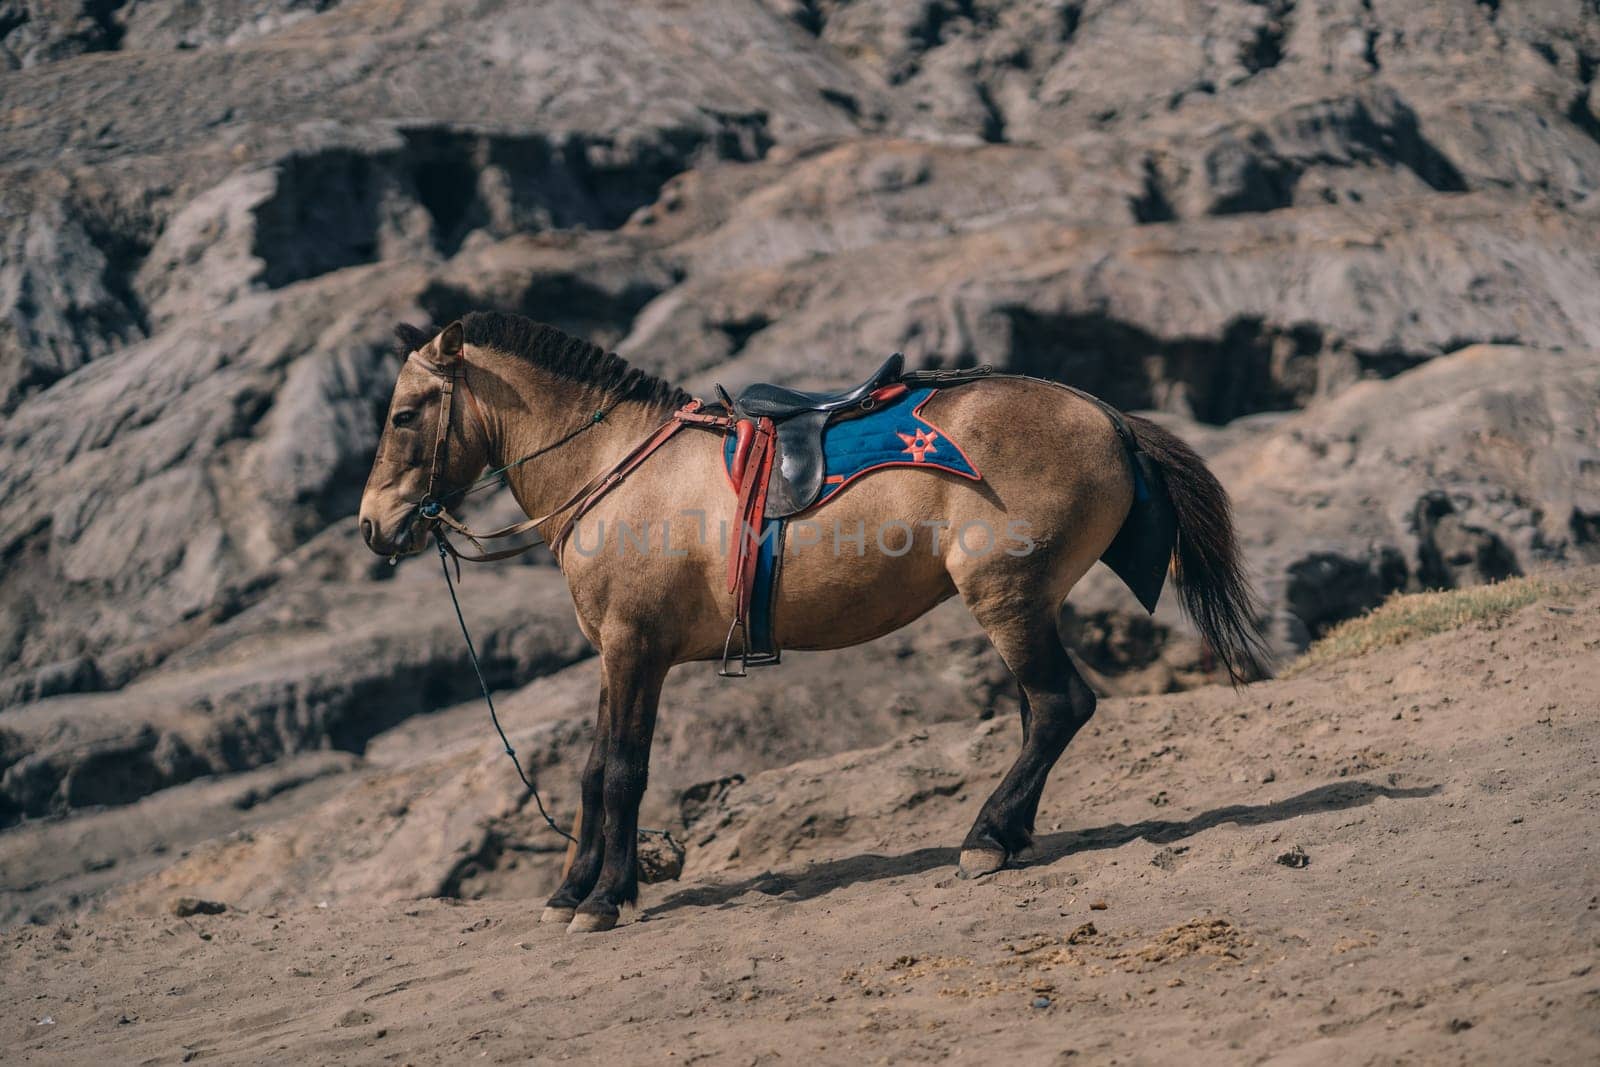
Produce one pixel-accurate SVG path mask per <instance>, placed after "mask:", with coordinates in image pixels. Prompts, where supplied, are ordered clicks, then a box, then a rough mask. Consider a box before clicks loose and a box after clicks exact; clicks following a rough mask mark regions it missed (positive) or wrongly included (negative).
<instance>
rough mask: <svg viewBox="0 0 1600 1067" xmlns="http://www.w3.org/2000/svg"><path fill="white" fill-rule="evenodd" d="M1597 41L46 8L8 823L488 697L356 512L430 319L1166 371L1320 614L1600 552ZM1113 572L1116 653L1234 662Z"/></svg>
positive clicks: (1277, 573) (5, 337)
mask: <svg viewBox="0 0 1600 1067" xmlns="http://www.w3.org/2000/svg"><path fill="white" fill-rule="evenodd" d="M1597 67H1600V11H1597V10H1596V8H1595V6H1594V5H1593V4H1592V3H1590V2H1587V0H1564V2H1554V0H1552V2H1545V3H1528V4H1514V5H1512V4H1507V5H1500V4H1498V3H1483V2H1472V0H1447V2H1441V3H1432V4H1426V5H1418V4H1406V3H1400V2H1396V0H1225V2H1222V3H1217V4H1206V5H1197V4H1190V3H1184V2H1179V0H1122V2H1115V0H1082V2H1074V0H1051V2H1028V0H1025V2H1020V3H990V2H985V0H976V2H973V0H968V2H959V3H958V2H954V0H948V2H947V0H924V2H917V3H900V2H890V0H878V2H855V3H852V2H838V3H834V2H827V0H816V2H805V0H787V2H780V0H771V2H767V3H761V2H756V0H717V2H711V3H706V4H698V5H693V6H684V5H680V4H676V3H668V2H650V3H631V2H630V3H623V2H600V3H584V4H578V3H570V4H568V3H552V4H537V5H530V4H519V3H511V2H494V0H489V2H480V3H475V4H466V3H463V2H461V0H422V2H415V3H398V2H394V0H228V2H220V3H208V4H195V3H189V2H185V0H125V2H117V0H109V2H108V0H5V2H3V3H0V123H3V127H0V128H3V129H4V136H3V137H0V412H3V415H0V420H3V421H0V557H3V558H4V560H5V566H4V572H3V576H0V775H3V777H0V820H6V821H10V820H14V819H16V818H18V817H22V816H33V815H41V814H45V813H49V812H59V811H63V810H68V809H71V808H77V807H82V806H86V805H97V804H108V803H124V802H129V801H132V800H135V799H137V798H138V797H140V796H144V795H147V794H149V793H151V792H152V791H155V790H158V789H162V788H165V787H168V786H171V785H175V784H178V783H181V782H183V781H187V780H190V779H193V778H195V777H198V776H202V775H209V774H216V773H223V772H238V771H245V770H248V769H250V768H252V767H256V766H259V765H261V764H263V763H265V762H269V761H272V760H276V759H280V758H282V757H285V756H288V755H291V754H293V753H296V752H302V751H305V750H308V749H321V748H333V749H340V750H345V751H349V752H354V753H360V752H362V751H364V749H365V748H366V747H367V745H368V744H369V742H371V741H372V739H373V738H375V737H378V736H379V735H380V734H381V733H382V732H383V731H386V730H389V729H390V728H392V727H394V726H395V725H396V724H397V723H399V722H401V721H402V720H404V719H406V718H407V717H408V716H411V715H414V714H416V713H417V712H426V711H430V710H433V709H435V708H437V707H440V706H443V705H445V704H448V703H451V702H453V701H456V700H459V699H461V698H463V697H464V696H466V695H468V691H467V690H465V689H463V688H462V683H463V682H464V681H465V679H463V678H462V677H461V672H460V668H461V666H462V663H463V661H462V659H461V653H460V651H459V649H458V648H457V646H456V644H455V639H454V637H453V635H452V633H451V631H450V628H449V627H450V619H449V618H448V617H447V616H446V615H444V614H442V612H444V610H445V609H444V606H443V605H442V604H438V605H435V604H434V602H433V599H434V598H435V597H437V596H438V595H440V593H439V591H438V590H437V589H436V588H435V586H434V585H433V582H434V581H436V579H435V578H434V576H432V575H431V574H429V573H428V572H427V570H426V568H427V567H428V566H429V565H430V564H429V561H427V560H423V561H422V562H421V563H420V564H406V565H403V566H401V567H400V568H398V572H395V571H391V570H390V569H389V568H386V567H383V566H381V565H379V564H378V563H377V561H375V560H372V559H371V558H370V557H368V556H367V555H366V554H365V550H364V549H362V548H361V547H360V546H359V544H358V542H357V539H356V537H355V536H354V533H353V523H352V522H351V516H352V514H353V512H354V508H355V502H356V499H357V496H358V494H359V491H360V485H361V482H362V478H363V475H364V472H365V470H366V467H367V464H368V461H369V459H370V453H371V450H372V447H373V444H374V442H375V439H376V430H377V422H378V417H379V413H380V412H381V411H382V410H383V408H384V406H385V404H386V399H387V393H388V389H389V386H390V383H391V381H392V377H393V374H394V372H395V369H396V364H395V362H394V359H393V356H392V355H391V354H390V351H389V344H388V340H387V338H388V333H389V329H390V327H391V325H392V323H393V322H394V321H395V320H397V319H401V318H405V319H410V320H413V321H429V320H431V321H434V322H441V321H445V320H447V319H449V318H450V317H452V316H454V315H456V314H458V313H460V312H462V311H464V310H467V309H469V308H477V307H498V308H504V309H508V310H514V311H518V312H521V313H524V314H528V315H531V316H534V317H537V318H540V319H543V320H546V321H550V322H552V323H555V324H556V325H558V326H560V327H562V328H564V329H568V330H571V331H574V332H578V333H582V334H584V335H586V336H589V337H591V338H594V339H595V340H597V341H600V342H603V343H605V344H607V345H611V346H614V347H616V348H617V350H618V351H620V352H622V353H623V354H624V355H626V356H628V357H629V358H630V359H633V360H635V361H637V362H639V363H640V364H641V365H643V366H646V367H648V368H649V369H651V370H653V371H657V372H660V373H663V374H666V375H669V376H671V377H673V378H675V379H678V380H680V381H682V382H683V383H684V384H686V385H688V386H689V387H691V388H697V389H704V388H707V387H709V385H710V384H711V383H712V382H714V381H721V382H725V383H727V384H729V385H735V384H738V383H740V382H744V381H749V380H753V379H756V378H772V379H777V380H784V381H791V382H794V383H796V384H822V383H826V382H834V381H838V380H840V379H841V378H844V377H847V376H849V375H851V374H855V373H858V372H860V371H862V370H863V369H865V368H866V367H868V365H869V364H871V365H875V363H876V361H877V360H878V359H880V358H881V357H882V356H883V355H884V354H885V353H887V352H889V351H892V350H896V349H899V350H903V351H905V352H906V353H907V354H908V356H909V358H910V360H911V362H912V363H913V364H915V365H919V366H955V365H965V364H972V363H978V362H993V363H995V364H996V365H998V366H1001V367H1004V368H1008V369H1013V370H1018V371H1024V372H1027V373H1032V374H1040V375H1046V376H1050V377H1055V378H1059V379H1062V380H1065V381H1069V382H1072V383H1074V384H1077V385H1080V386H1083V387H1085V388H1088V389H1090V390H1092V391H1095V392H1097V393H1099V394H1101V395H1103V396H1104V397H1106V398H1107V399H1108V400H1110V401H1112V402H1113V403H1116V404H1118V405H1121V406H1123V407H1126V408H1139V409H1155V410H1157V411H1159V412H1162V413H1164V414H1163V416H1162V417H1163V418H1166V419H1168V420H1169V421H1170V423H1171V424H1172V425H1174V426H1175V427H1176V428H1177V429H1179V430H1180V431H1181V432H1183V433H1185V434H1186V435H1187V436H1189V437H1190V438H1191V439H1192V440H1194V441H1195V442H1196V443H1197V444H1199V445H1200V446H1202V447H1203V448H1204V449H1205V450H1206V451H1207V453H1208V454H1209V455H1211V456H1212V457H1213V458H1214V459H1215V460H1216V462H1217V464H1218V468H1219V470H1220V471H1221V472H1222V473H1223V475H1224V478H1225V481H1227V483H1228V484H1229V485H1230V487H1231V488H1232V489H1233V491H1234V493H1235V495H1236V497H1237V499H1238V503H1239V508H1240V513H1241V520H1242V522H1243V524H1244V530H1245V534H1246V538H1247V541H1248V544H1249V553H1250V557H1251V560H1252V563H1253V565H1254V566H1255V568H1256V570H1257V572H1258V574H1259V577H1260V579H1261V582H1262V585H1263V588H1264V590H1265V591H1266V592H1267V594H1268V598H1269V609H1270V620H1269V621H1270V623H1271V626H1272V632H1273V635H1274V640H1275V641H1276V642H1277V643H1278V645H1279V647H1280V648H1281V649H1283V650H1285V651H1292V650H1293V649H1295V648H1297V647H1303V645H1304V643H1305V642H1306V641H1307V640H1308V639H1309V638H1310V637H1311V636H1313V635H1315V634H1316V633H1318V632H1320V631H1321V630H1322V629H1323V628H1325V627H1326V626H1327V625H1329V624H1331V623H1332V622H1335V621H1338V620H1339V619H1341V618H1345V617H1348V616H1349V615H1351V614H1354V613H1357V612H1359V611H1361V610H1363V609H1364V608H1366V607H1368V606H1370V605H1371V604H1373V603H1375V602H1376V601H1377V600H1378V599H1381V598H1382V597H1383V596H1384V595H1386V594H1387V593H1388V592H1390V591H1391V590H1394V589H1398V588H1415V587H1419V586H1426V585H1451V584H1464V583H1471V582H1477V581H1482V580H1487V579H1492V578H1494V577H1498V576H1502V575H1505V574H1509V573H1517V572H1519V571H1524V570H1528V569H1530V568H1534V567H1538V566H1543V565H1548V564H1555V563H1561V562H1570V561H1578V560H1593V559H1596V558H1597V557H1600V416H1597V414H1596V404H1595V403H1594V399H1595V396H1596V390H1597V385H1600V355H1597V354H1596V350H1597V349H1600V300H1596V298H1595V294H1596V293H1597V292H1600V195H1597V193H1596V190H1597V189H1600V83H1597V81H1596V77H1595V74H1596V69H1597ZM497 506H498V507H501V508H504V507H505V505H504V503H502V504H500V505H497ZM1087 585H1088V586H1089V588H1087V589H1086V590H1085V596H1084V598H1083V600H1082V601H1081V603H1080V606H1079V607H1078V608H1076V609H1075V613H1074V617H1073V619H1072V620H1071V621H1072V625H1073V627H1074V628H1075V631H1076V632H1077V633H1078V634H1079V636H1080V637H1081V639H1082V640H1081V642H1080V644H1081V646H1082V649H1083V652H1084V655H1085V657H1086V659H1087V661H1088V662H1089V664H1090V665H1091V666H1092V667H1094V668H1095V669H1096V670H1097V672H1098V673H1099V674H1100V675H1101V676H1102V677H1103V678H1104V679H1105V684H1107V685H1108V686H1111V687H1115V686H1117V685H1123V686H1132V687H1143V688H1155V689H1161V688H1170V687H1174V686H1179V685H1183V684H1186V683H1187V682H1189V681H1192V680H1195V679H1197V678H1201V677H1204V675H1205V666H1206V665H1205V662H1204V658H1203V655H1202V654H1201V653H1200V651H1199V650H1198V649H1196V648H1194V647H1193V646H1192V645H1191V644H1189V643H1188V639H1187V638H1186V637H1185V636H1184V634H1185V631H1184V630H1183V628H1182V624H1181V622H1179V621H1178V620H1177V619H1176V618H1175V617H1173V616H1171V615H1170V613H1169V612H1167V611H1166V610H1163V612H1161V613H1158V615H1157V617H1156V618H1155V619H1154V620H1148V619H1143V618H1140V617H1139V616H1138V615H1137V614H1136V613H1133V612H1131V611H1130V610H1129V609H1130V602H1129V601H1127V600H1125V599H1120V598H1119V596H1120V595H1119V594H1118V593H1117V592H1116V591H1115V590H1114V589H1112V588H1111V587H1110V585H1109V583H1107V582H1104V581H1102V580H1100V579H1096V580H1094V581H1091V582H1089V583H1087ZM469 596H470V597H471V598H472V602H473V610H474V613H475V615H476V617H477V621H478V622H479V624H480V625H481V626H482V627H483V628H484V630H485V640H486V641H487V642H488V644H489V648H490V650H491V655H490V660H491V664H490V666H491V671H492V673H493V676H494V680H495V682H496V684H499V685H512V684H521V683H525V682H527V681H529V680H531V679H533V678H535V677H538V676H540V675H543V674H547V673H549V672H551V671H553V670H556V669H557V668H560V667H564V666H566V665H568V664H571V663H573V662H575V661H576V660H578V659H580V658H582V657H583V656H584V655H585V654H586V648H585V646H584V645H583V644H582V642H581V639H579V638H578V637H577V636H576V633H575V630H574V629H573V628H572V627H571V625H570V620H569V618H568V613H569V611H570V609H569V607H568V606H567V601H566V598H565V594H564V592H563V590H562V588H561V585H560V582H559V578H558V576H557V575H555V574H554V572H553V571H551V570H549V569H548V568H546V567H541V566H538V565H537V564H535V565H533V566H531V567H528V568H526V569H525V570H523V571H519V572H517V579H516V581H515V582H506V583H494V582H480V583H476V584H472V583H470V580H469ZM435 608H437V611H435V610H434V609H435ZM419 618H427V619H429V620H430V621H429V622H428V623H427V624H426V625H424V626H422V627H421V628H420V629H419V628H418V627H417V626H416V625H415V624H413V625H409V626H406V627H398V626H396V625H395V620H398V619H406V620H415V619H419ZM930 632H932V631H930ZM938 647H940V646H939V645H938V644H937V643H936V642H935V643H934V644H931V645H929V646H928V648H927V650H930V651H931V650H936V649H937V648H938ZM915 650H916V649H915V647H913V651H915ZM864 662H876V661H871V660H869V661H864ZM1119 679H1120V680H1119ZM845 699H847V700H852V699H857V698H854V697H849V696H848V695H847V696H846V698H845ZM885 736H886V735H885ZM875 739H876V738H873V737H868V736H858V737H854V738H853V739H852V741H853V743H858V744H865V743H869V742H871V741H873V740H875ZM759 747H760V746H754V747H753V748H752V749H751V751H753V752H754V751H757V750H759ZM752 758H754V757H752ZM770 758H771V759H776V758H777V756H776V755H771V756H770ZM757 762H759V760H758V761H757ZM751 769H754V768H753V767H752V768H751Z"/></svg>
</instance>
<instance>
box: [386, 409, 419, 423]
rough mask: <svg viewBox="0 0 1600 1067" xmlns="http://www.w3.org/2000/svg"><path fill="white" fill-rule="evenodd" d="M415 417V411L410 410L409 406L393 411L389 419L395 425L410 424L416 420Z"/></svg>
mask: <svg viewBox="0 0 1600 1067" xmlns="http://www.w3.org/2000/svg"><path fill="white" fill-rule="evenodd" d="M416 418H417V413H416V412H415V411H412V410H411V409H410V408H405V409H404V410H401V411H397V412H395V413H394V416H393V417H392V418H391V419H390V420H389V421H390V422H392V423H394V424H395V425H396V426H410V425H411V424H412V423H413V422H415V421H416Z"/></svg>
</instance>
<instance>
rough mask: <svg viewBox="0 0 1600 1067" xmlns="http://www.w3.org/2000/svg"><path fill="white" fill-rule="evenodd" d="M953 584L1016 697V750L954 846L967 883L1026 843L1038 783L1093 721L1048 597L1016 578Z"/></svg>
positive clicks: (1090, 698) (1090, 697) (1089, 697)
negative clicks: (1019, 725)
mask: <svg viewBox="0 0 1600 1067" xmlns="http://www.w3.org/2000/svg"><path fill="white" fill-rule="evenodd" d="M1019 569H1020V570H1025V569H1026V568H1019ZM958 585H959V586H960V588H961V594H962V597H963V599H965V600H966V603H967V607H968V608H969V609H970V610H971V611H972V614H973V616H974V617H976V618H977V620H978V622H979V624H980V625H982V626H983V628H984V630H985V631H987V632H988V634H989V639H990V640H991V641H993V642H994V646H995V648H996V649H997V650H998V651H999V653H1000V655H1001V657H1002V658H1003V659H1004V660H1005V661H1006V666H1008V667H1010V668H1011V673H1012V674H1014V675H1015V676H1016V678H1017V684H1018V686H1020V687H1021V690H1022V697H1023V718H1022V722H1023V737H1022V751H1021V752H1020V753H1019V754H1018V755H1017V759H1016V762H1015V763H1013V764H1012V766H1011V770H1010V771H1008V772H1007V773H1006V776H1005V778H1004V779H1002V780H1001V782H1000V785H999V787H998V788H997V789H995V791H994V793H993V794H992V795H991V796H990V797H989V799H988V800H987V801H985V802H984V805H983V809H982V810H981V811H979V812H978V818H977V820H976V821H975V822H974V823H973V824H972V829H971V831H970V832H968V834H967V837H966V840H965V841H963V842H962V845H961V874H962V875H963V876H965V877H968V878H972V877H976V876H978V875H981V874H988V873H990V872H991V871H996V870H999V869H1000V868H1001V867H1002V866H1004V865H1005V863H1006V861H1007V860H1008V859H1010V858H1011V857H1013V856H1015V855H1016V854H1017V853H1019V852H1021V851H1022V850H1023V849H1025V848H1027V847H1028V846H1029V845H1030V844H1031V843H1032V840H1033V838H1032V833H1033V822H1034V817H1035V815H1036V814H1037V812H1038V810H1039V798H1040V796H1041V794H1042V793H1043V792H1044V785H1045V780H1046V778H1048V776H1049V774H1050V770H1051V768H1053V767H1054V766H1055V764H1056V761H1057V760H1058V759H1060V758H1061V753H1062V752H1063V751H1065V750H1066V747H1067V744H1068V742H1070V741H1071V740H1072V738H1073V737H1074V736H1075V735H1076V734H1077V732H1078V731H1079V730H1080V729H1082V728H1083V725H1084V724H1085V723H1087V722H1088V721H1089V719H1090V717H1091V716H1092V715H1093V714H1094V707H1095V696H1094V692H1093V690H1091V689H1090V688H1089V686H1088V685H1087V684H1086V683H1085V682H1084V680H1083V678H1082V677H1081V676H1079V674H1078V671H1077V669H1076V668H1075V667H1074V666H1073V665H1072V660H1071V658H1070V657H1069V656H1068V655H1067V651H1066V649H1065V648H1063V647H1062V644H1061V637H1060V634H1059V633H1058V631H1057V629H1056V611H1055V609H1054V607H1053V605H1054V603H1055V601H1056V598H1054V597H1051V598H1048V599H1049V605H1047V604H1045V603H1041V602H1040V600H1039V596H1038V588H1039V587H1038V584H1037V583H1036V582H1035V581H1028V580H1027V578H1026V577H1025V576H1024V575H1021V574H1017V573H1012V574H1009V575H1007V574H999V573H997V574H994V575H992V577H989V578H987V579H984V578H977V577H975V578H972V579H969V580H967V581H964V582H958Z"/></svg>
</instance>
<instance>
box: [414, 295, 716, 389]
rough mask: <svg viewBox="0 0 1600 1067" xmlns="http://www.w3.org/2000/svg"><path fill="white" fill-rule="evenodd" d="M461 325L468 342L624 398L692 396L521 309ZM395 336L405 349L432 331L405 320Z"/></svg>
mask: <svg viewBox="0 0 1600 1067" xmlns="http://www.w3.org/2000/svg"><path fill="white" fill-rule="evenodd" d="M461 325H462V326H463V327H464V328H465V330H466V338H467V344H469V345H478V346H480V347H483V348H493V349H497V350H499V351H501V352H504V353H505V354H506V355H509V356H516V357H518V358H519V359H525V360H527V361H528V362H529V363H532V364H534V365H535V366H537V367H540V368H541V369H543V370H547V371H549V372H550V373H551V374H554V375H557V376H558V377H561V378H565V379H567V380H568V381H572V382H579V383H581V384H584V385H592V386H594V387H595V388H597V389H600V390H602V391H603V392H605V393H607V394H609V395H611V396H614V397H616V398H617V399H619V400H638V401H642V402H643V403H646V404H670V405H672V406H674V407H678V406H681V405H683V404H685V403H687V402H688V401H689V399H690V397H689V394H688V393H686V392H684V391H683V390H682V389H679V388H678V387H677V386H675V385H672V384H671V383H670V382H667V381H664V380H663V379H661V378H657V377H656V376H655V375H653V374H647V373H645V372H644V371H642V370H640V369H638V368H637V367H630V366H629V365H628V362H627V361H626V360H624V359H623V358H622V357H621V356H618V355H615V354H613V353H610V352H607V351H606V350H605V349H603V348H601V347H600V346H598V345H593V344H590V343H589V342H588V341H585V340H583V339H582V338H580V337H573V336H572V335H571V334H567V333H563V332H562V331H560V330H558V329H556V328H555V327H554V326H548V325H546V324H544V323H542V322H535V321H533V320H532V319H529V318H524V317H523V316H521V315H513V314H510V313H509V312H504V311H474V312H472V313H470V314H468V315H467V316H466V317H465V318H463V319H462V320H461ZM434 333H437V331H434ZM395 337H396V338H397V339H398V341H399V343H400V345H401V347H402V348H403V349H404V350H405V351H407V352H411V351H415V350H416V349H418V348H421V347H422V346H423V345H425V344H427V343H428V341H429V340H431V339H432V337H433V333H429V332H426V331H423V330H419V329H417V328H416V327H415V326H410V325H408V324H406V323H400V324H399V325H398V326H396V327H395Z"/></svg>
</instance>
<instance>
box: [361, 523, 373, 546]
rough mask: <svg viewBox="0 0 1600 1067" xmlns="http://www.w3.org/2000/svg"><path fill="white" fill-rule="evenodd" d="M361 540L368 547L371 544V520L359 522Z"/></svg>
mask: <svg viewBox="0 0 1600 1067" xmlns="http://www.w3.org/2000/svg"><path fill="white" fill-rule="evenodd" d="M361 539H362V540H363V541H365V542H366V543H367V544H369V545H370V544H372V520H371V519H362V520H361Z"/></svg>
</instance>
